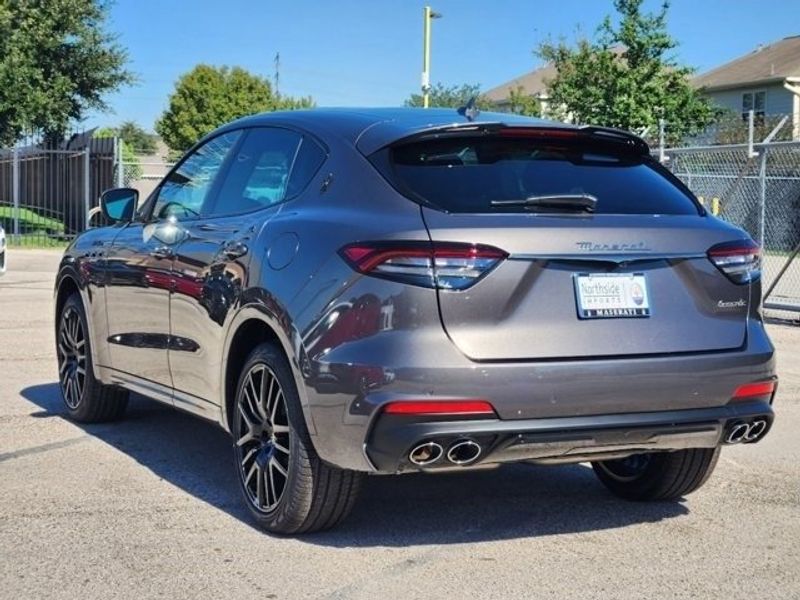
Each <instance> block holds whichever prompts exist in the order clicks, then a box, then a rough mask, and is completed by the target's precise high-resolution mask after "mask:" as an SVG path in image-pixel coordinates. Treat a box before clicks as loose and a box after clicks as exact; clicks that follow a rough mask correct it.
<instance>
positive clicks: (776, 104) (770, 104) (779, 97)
mask: <svg viewBox="0 0 800 600" xmlns="http://www.w3.org/2000/svg"><path fill="white" fill-rule="evenodd" d="M761 91H765V92H767V104H766V111H765V112H766V113H767V114H768V115H790V114H792V97H793V94H792V93H791V92H790V91H789V90H787V89H786V88H785V87H783V84H781V83H778V84H772V85H762V86H746V87H744V86H743V87H740V88H735V89H732V90H724V91H721V92H709V93H708V94H707V96H708V97H709V98H711V99H712V100H713V101H714V102H715V103H716V104H718V105H720V106H722V107H724V108H729V109H731V110H733V111H735V112H741V110H742V94H743V93H744V92H761Z"/></svg>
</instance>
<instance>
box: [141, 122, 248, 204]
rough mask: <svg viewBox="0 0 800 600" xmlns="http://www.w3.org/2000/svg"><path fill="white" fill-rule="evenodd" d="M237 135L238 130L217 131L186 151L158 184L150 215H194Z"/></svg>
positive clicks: (207, 194)
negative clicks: (181, 158)
mask: <svg viewBox="0 0 800 600" xmlns="http://www.w3.org/2000/svg"><path fill="white" fill-rule="evenodd" d="M240 136H241V132H240V131H232V132H230V133H226V134H223V135H219V136H217V137H215V138H213V139H211V140H209V141H208V142H206V143H205V144H203V145H202V146H201V147H200V148H198V149H197V150H195V151H194V152H193V153H192V154H190V155H189V156H188V157H187V158H186V159H185V160H184V161H183V162H182V163H181V164H180V166H179V167H178V168H177V169H175V170H174V171H173V172H172V173H170V175H169V176H168V177H167V179H166V180H165V181H164V183H163V184H162V185H161V188H160V189H159V192H158V198H157V199H156V205H155V209H154V211H153V216H154V217H155V218H157V219H163V218H166V217H168V216H170V215H174V216H177V217H196V216H198V215H199V214H200V213H201V212H202V210H203V205H204V203H205V202H206V200H207V198H208V197H209V192H210V191H211V186H212V185H213V183H214V180H215V179H216V177H217V175H218V174H219V172H220V169H221V168H222V166H223V164H224V162H225V158H226V157H227V156H228V154H229V153H230V151H231V149H232V148H233V147H234V146H235V145H236V142H237V140H238V139H239V137H240Z"/></svg>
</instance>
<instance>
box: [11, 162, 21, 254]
mask: <svg viewBox="0 0 800 600" xmlns="http://www.w3.org/2000/svg"><path fill="white" fill-rule="evenodd" d="M12 156H13V159H12V161H13V162H12V163H11V198H12V201H13V202H14V209H13V213H12V215H13V219H14V232H13V233H14V242H15V243H16V244H19V243H20V239H19V234H20V231H19V148H17V147H15V148H14V150H13V155H12Z"/></svg>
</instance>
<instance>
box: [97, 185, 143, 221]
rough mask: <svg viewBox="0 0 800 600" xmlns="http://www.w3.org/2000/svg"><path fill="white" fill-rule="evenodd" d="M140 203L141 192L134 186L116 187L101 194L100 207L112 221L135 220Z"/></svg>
mask: <svg viewBox="0 0 800 600" xmlns="http://www.w3.org/2000/svg"><path fill="white" fill-rule="evenodd" d="M138 203H139V192H138V190H135V189H133V188H114V189H113V190H106V191H105V192H103V193H102V194H101V195H100V208H101V209H102V210H103V215H105V217H106V219H108V220H109V221H110V222H111V223H119V222H125V223H127V222H128V221H131V220H133V213H134V211H135V210H136V206H137V205H138Z"/></svg>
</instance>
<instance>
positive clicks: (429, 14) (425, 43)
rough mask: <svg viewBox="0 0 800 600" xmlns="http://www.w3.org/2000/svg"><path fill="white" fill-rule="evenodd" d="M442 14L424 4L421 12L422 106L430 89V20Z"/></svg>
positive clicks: (424, 104)
mask: <svg viewBox="0 0 800 600" xmlns="http://www.w3.org/2000/svg"><path fill="white" fill-rule="evenodd" d="M441 17H442V15H441V14H440V13H437V12H433V11H432V10H431V7H430V6H426V7H425V8H424V12H423V27H422V107H423V108H428V105H429V104H430V91H431V21H432V20H433V19H441Z"/></svg>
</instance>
